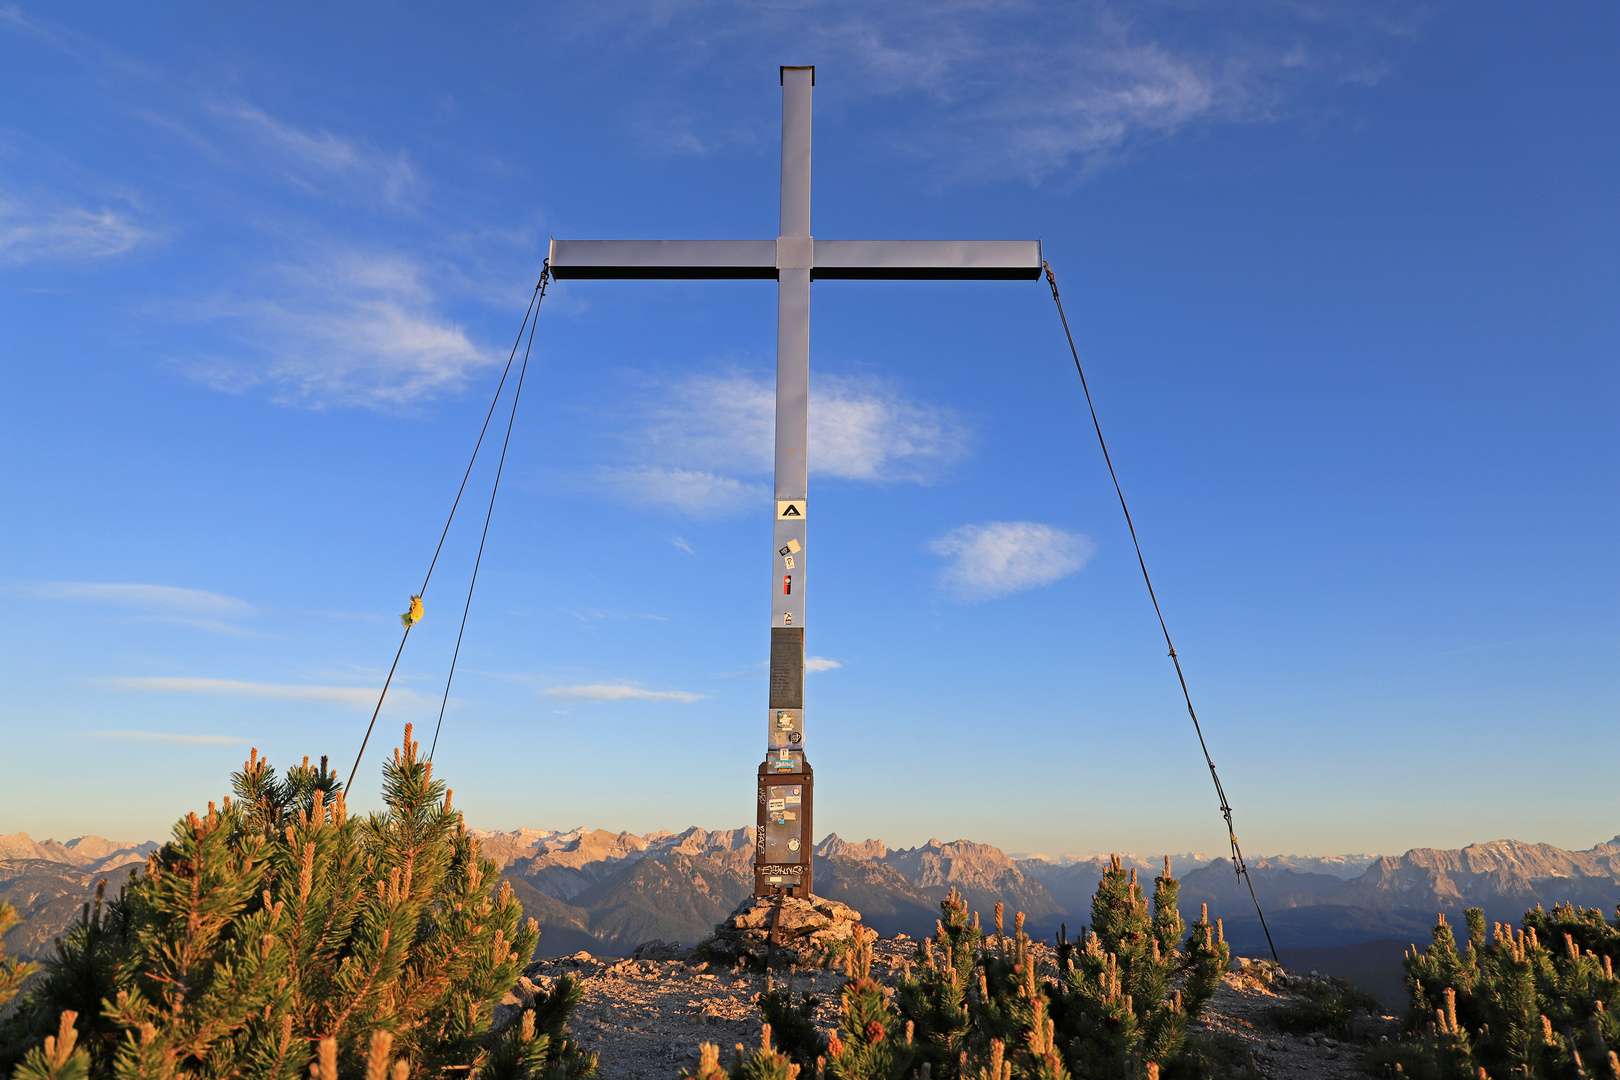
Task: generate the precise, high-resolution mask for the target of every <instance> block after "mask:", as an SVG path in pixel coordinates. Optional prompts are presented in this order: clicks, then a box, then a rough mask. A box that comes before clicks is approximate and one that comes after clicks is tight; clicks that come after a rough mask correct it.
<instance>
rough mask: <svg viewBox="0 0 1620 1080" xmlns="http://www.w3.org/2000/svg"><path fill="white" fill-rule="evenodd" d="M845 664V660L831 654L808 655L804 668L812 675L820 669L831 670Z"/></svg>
mask: <svg viewBox="0 0 1620 1080" xmlns="http://www.w3.org/2000/svg"><path fill="white" fill-rule="evenodd" d="M843 666H844V664H843V661H841V660H834V659H833V658H832V657H830V656H807V657H805V658H804V670H805V671H806V672H807V673H808V674H811V675H813V674H815V673H816V672H818V671H831V670H833V669H834V668H841V667H843Z"/></svg>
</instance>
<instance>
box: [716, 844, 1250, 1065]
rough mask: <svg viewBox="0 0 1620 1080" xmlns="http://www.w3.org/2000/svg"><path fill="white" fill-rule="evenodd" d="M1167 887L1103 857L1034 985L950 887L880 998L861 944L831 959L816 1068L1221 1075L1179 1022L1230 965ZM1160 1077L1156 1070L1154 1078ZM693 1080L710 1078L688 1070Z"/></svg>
mask: <svg viewBox="0 0 1620 1080" xmlns="http://www.w3.org/2000/svg"><path fill="white" fill-rule="evenodd" d="M1178 889H1179V883H1178V882H1177V881H1176V880H1175V879H1174V878H1172V877H1171V876H1170V868H1169V863H1168V861H1167V862H1166V865H1165V872H1164V874H1163V875H1162V876H1161V877H1159V878H1157V879H1156V880H1155V883H1154V892H1153V898H1152V902H1151V905H1150V903H1149V900H1148V899H1147V897H1145V896H1144V895H1143V891H1142V888H1141V886H1140V885H1139V884H1138V883H1137V880H1136V873H1135V872H1134V871H1126V870H1125V869H1124V868H1123V867H1122V866H1121V865H1120V861H1119V860H1118V859H1117V858H1116V859H1114V860H1112V862H1111V863H1110V866H1109V868H1108V870H1107V871H1105V872H1104V874H1103V878H1102V881H1101V882H1099V884H1098V887H1097V892H1096V894H1095V895H1094V896H1093V898H1092V925H1091V927H1090V928H1089V929H1088V930H1085V931H1082V934H1081V939H1080V940H1079V941H1071V940H1069V939H1068V937H1067V935H1066V934H1063V935H1060V936H1059V938H1058V942H1057V949H1056V957H1055V959H1056V966H1057V972H1056V975H1057V978H1056V979H1055V980H1054V979H1051V978H1047V977H1043V975H1042V972H1041V971H1040V970H1039V964H1038V962H1037V959H1036V957H1035V955H1034V953H1033V952H1032V950H1031V947H1030V946H1031V942H1030V939H1029V936H1028V935H1027V934H1025V932H1024V916H1023V915H1022V914H1018V915H1017V916H1015V918H1014V924H1013V932H1012V933H1011V934H1008V933H1007V932H1006V927H1005V925H1004V909H1003V908H1002V906H1001V905H1000V904H997V905H996V926H995V933H994V934H993V935H987V934H986V933H985V932H984V931H983V930H981V929H980V927H979V924H978V918H977V917H976V916H974V917H970V916H969V914H968V909H967V904H966V903H965V902H964V901H963V899H962V897H961V895H960V894H959V893H958V892H957V891H956V890H955V889H952V890H951V891H950V893H949V894H948V895H947V896H946V897H945V899H944V900H943V901H942V902H941V904H940V919H939V922H938V924H937V929H936V932H935V934H934V935H933V937H931V938H929V939H927V940H925V941H923V942H921V943H920V944H919V945H918V948H917V951H916V954H915V956H914V957H913V958H912V961H911V963H910V964H909V965H908V966H907V969H906V971H905V973H904V975H903V976H902V978H901V979H900V980H899V982H898V985H897V986H896V988H895V991H894V994H893V999H892V1000H890V997H889V995H888V994H886V993H885V990H884V987H883V986H882V985H881V984H879V983H878V982H877V981H876V980H875V979H873V978H872V977H871V959H872V953H871V946H870V945H868V944H866V943H864V942H858V943H857V944H855V945H854V946H853V947H852V948H851V950H850V951H849V953H847V954H846V956H845V957H844V961H843V962H844V967H845V973H846V975H847V979H846V981H845V984H844V987H843V991H842V1006H843V1009H842V1018H841V1020H840V1023H839V1028H838V1031H837V1033H836V1034H835V1035H834V1036H833V1037H832V1038H831V1039H830V1040H829V1045H828V1049H827V1056H826V1059H825V1061H824V1062H823V1063H822V1064H823V1066H824V1071H825V1074H826V1075H827V1076H831V1077H835V1078H837V1080H902V1078H919V1080H921V1078H927V1080H1069V1078H1071V1077H1072V1078H1076V1080H1081V1078H1084V1080H1090V1078H1110V1080H1145V1078H1148V1077H1152V1078H1153V1080H1158V1078H1160V1077H1161V1076H1162V1077H1164V1078H1165V1080H1176V1078H1184V1080H1191V1078H1199V1077H1204V1076H1209V1075H1214V1074H1216V1073H1217V1072H1219V1073H1225V1072H1226V1071H1229V1070H1228V1066H1229V1065H1230V1064H1231V1062H1230V1061H1229V1060H1227V1059H1228V1058H1230V1054H1228V1053H1225V1051H1224V1048H1222V1047H1218V1046H1214V1045H1213V1044H1210V1043H1209V1040H1207V1039H1206V1040H1200V1041H1198V1042H1196V1043H1194V1042H1193V1041H1192V1040H1189V1038H1188V1036H1187V1024H1188V1022H1189V1021H1190V1020H1191V1019H1193V1018H1194V1017H1195V1016H1197V1015H1198V1013H1199V1011H1200V1010H1202V1008H1203V1007H1204V1006H1205V1005H1206V1004H1207V1003H1208V1002H1209V1000H1210V998H1212V997H1213V996H1214V994H1215V990H1216V988H1217V987H1218V986H1219V985H1220V979H1221V975H1222V974H1223V973H1225V971H1226V970H1227V967H1228V966H1229V964H1230V962H1231V952H1230V950H1229V948H1228V947H1227V945H1226V943H1225V941H1223V940H1222V934H1221V931H1220V925H1219V923H1218V922H1217V923H1216V924H1214V925H1213V926H1212V925H1211V924H1210V921H1209V916H1208V912H1207V910H1206V911H1205V912H1204V913H1203V914H1202V915H1201V916H1200V918H1199V921H1198V922H1196V923H1194V924H1193V925H1192V927H1191V928H1190V930H1189V928H1188V927H1187V926H1185V925H1184V924H1183V922H1182V919H1181V915H1180V913H1179V912H1178V911H1177V910H1176V896H1177V892H1178ZM1161 1070H1162V1071H1161ZM696 1080H718V1078H709V1077H706V1076H704V1075H702V1074H701V1072H700V1073H699V1074H698V1075H697V1076H696Z"/></svg>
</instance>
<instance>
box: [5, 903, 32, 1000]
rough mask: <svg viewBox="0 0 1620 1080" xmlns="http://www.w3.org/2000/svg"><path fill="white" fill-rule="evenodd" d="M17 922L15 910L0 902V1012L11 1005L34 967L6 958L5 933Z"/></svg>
mask: <svg viewBox="0 0 1620 1080" xmlns="http://www.w3.org/2000/svg"><path fill="white" fill-rule="evenodd" d="M17 922H18V918H17V912H16V910H15V909H14V908H13V907H12V906H11V905H10V904H7V903H3V902H0V1010H4V1009H5V1007H6V1006H7V1005H10V1004H11V999H12V998H14V997H16V996H17V992H18V991H19V990H20V989H22V984H23V980H24V979H26V978H28V976H29V975H32V974H33V972H34V965H33V964H29V963H26V962H24V961H22V960H13V959H10V958H9V957H7V956H6V946H5V940H4V939H5V936H6V931H7V930H10V929H11V928H12V927H13V926H16V925H17Z"/></svg>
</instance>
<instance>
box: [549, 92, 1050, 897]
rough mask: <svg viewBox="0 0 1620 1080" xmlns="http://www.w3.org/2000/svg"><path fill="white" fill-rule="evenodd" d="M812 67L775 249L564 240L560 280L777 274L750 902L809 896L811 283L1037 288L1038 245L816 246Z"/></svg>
mask: <svg viewBox="0 0 1620 1080" xmlns="http://www.w3.org/2000/svg"><path fill="white" fill-rule="evenodd" d="M815 84H816V69H815V68H814V67H783V68H782V223H781V232H780V235H778V236H777V238H776V239H775V240H556V239H553V240H552V241H551V273H552V276H553V277H556V278H558V279H562V278H774V279H775V280H776V282H777V293H776V295H777V306H776V310H777V316H776V502H775V507H776V509H775V519H776V525H775V531H774V534H773V537H772V540H771V561H772V571H771V667H770V704H769V713H768V717H767V720H766V747H767V749H766V759H765V761H764V763H763V764H761V765H760V767H759V791H758V803H759V806H758V814H757V832H756V836H755V842H754V894H755V895H756V896H767V895H770V894H772V893H774V892H777V891H778V890H783V889H786V890H789V891H790V892H792V893H794V894H796V895H799V896H807V895H809V894H810V891H811V885H812V878H811V855H810V847H811V832H810V829H811V790H812V789H811V785H812V784H813V782H814V773H813V771H812V770H811V768H810V765H809V762H808V761H806V760H805V744H804V628H805V607H804V593H805V566H806V556H807V555H808V553H809V545H808V540H807V536H806V532H805V518H806V516H807V514H808V506H807V503H806V496H807V495H808V494H809V492H808V487H807V483H806V471H807V470H806V464H807V463H806V456H807V455H806V453H805V451H806V444H807V442H808V433H809V399H810V382H809V379H810V282H811V281H814V280H818V279H827V278H868V279H870V278H883V279H896V278H924V279H930V280H965V279H992V280H994V279H999V280H1013V279H1031V280H1034V279H1039V278H1040V276H1041V245H1040V242H1039V241H1037V240H962V241H959V240H817V239H814V238H813V237H812V235H811V233H810V94H811V88H812V87H814V86H815Z"/></svg>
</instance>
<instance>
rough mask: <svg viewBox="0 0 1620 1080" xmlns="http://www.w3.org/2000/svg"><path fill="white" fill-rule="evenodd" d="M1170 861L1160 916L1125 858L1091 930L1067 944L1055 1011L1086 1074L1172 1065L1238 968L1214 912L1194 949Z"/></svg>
mask: <svg viewBox="0 0 1620 1080" xmlns="http://www.w3.org/2000/svg"><path fill="white" fill-rule="evenodd" d="M1179 890H1180V883H1179V882H1177V881H1176V879H1175V878H1173V877H1171V876H1170V862H1169V860H1168V859H1166V860H1165V868H1164V873H1163V874H1162V875H1160V876H1159V877H1158V878H1156V879H1155V880H1154V888H1153V903H1152V910H1151V911H1150V910H1149V905H1148V900H1147V898H1146V897H1145V896H1143V894H1142V888H1141V886H1140V885H1139V884H1138V883H1137V880H1136V871H1135V870H1131V871H1128V872H1127V871H1126V870H1125V869H1124V867H1123V866H1121V864H1120V860H1119V858H1118V857H1117V856H1115V857H1114V858H1112V859H1111V860H1110V864H1109V867H1108V869H1107V870H1106V871H1104V872H1103V878H1102V881H1101V882H1099V883H1098V886H1097V892H1096V893H1095V894H1094V895H1093V896H1092V901H1091V918H1092V923H1091V932H1090V933H1089V934H1086V935H1085V936H1084V942H1083V944H1081V945H1079V946H1076V945H1075V944H1074V943H1071V942H1069V941H1068V940H1066V939H1061V938H1060V940H1059V942H1058V949H1057V962H1058V967H1059V972H1060V974H1059V979H1058V982H1057V983H1056V984H1055V985H1053V986H1052V987H1051V993H1052V997H1053V1002H1052V1012H1053V1015H1054V1017H1055V1018H1056V1020H1057V1028H1058V1032H1059V1035H1060V1042H1061V1044H1062V1045H1063V1046H1064V1047H1065V1049H1066V1052H1067V1055H1068V1063H1069V1067H1070V1068H1071V1069H1072V1070H1073V1071H1074V1072H1075V1074H1076V1075H1079V1076H1133V1075H1137V1071H1138V1065H1137V1064H1136V1063H1138V1062H1141V1063H1155V1064H1166V1065H1168V1064H1171V1063H1173V1062H1175V1061H1176V1059H1177V1058H1178V1056H1179V1055H1180V1054H1181V1051H1182V1049H1183V1047H1184V1046H1185V1044H1186V1039H1187V1023H1188V1021H1189V1020H1190V1019H1192V1018H1193V1017H1195V1016H1197V1015H1198V1013H1199V1012H1200V1011H1201V1010H1202V1008H1203V1007H1204V1005H1205V1004H1207V1003H1208V1001H1209V1000H1210V998H1212V997H1213V996H1214V994H1215V990H1216V988H1217V987H1219V985H1220V979H1221V975H1222V974H1223V973H1225V971H1226V970H1227V968H1228V966H1229V965H1230V964H1231V950H1230V948H1228V946H1227V945H1226V942H1225V941H1224V940H1222V934H1221V931H1220V923H1219V921H1218V920H1217V922H1216V924H1215V925H1214V926H1213V927H1212V926H1211V925H1210V922H1209V911H1208V908H1207V907H1206V908H1204V909H1203V912H1202V913H1201V915H1200V916H1199V920H1198V921H1197V922H1196V923H1194V924H1193V926H1192V930H1191V933H1189V934H1188V935H1187V939H1186V941H1185V942H1183V941H1182V940H1181V935H1182V932H1183V929H1184V927H1183V924H1182V920H1181V915H1180V912H1179V911H1178V910H1177V908H1176V898H1177V894H1178V892H1179Z"/></svg>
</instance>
